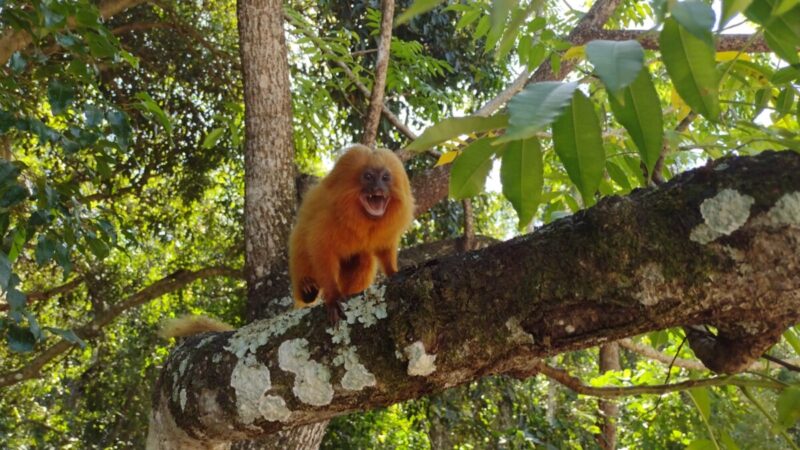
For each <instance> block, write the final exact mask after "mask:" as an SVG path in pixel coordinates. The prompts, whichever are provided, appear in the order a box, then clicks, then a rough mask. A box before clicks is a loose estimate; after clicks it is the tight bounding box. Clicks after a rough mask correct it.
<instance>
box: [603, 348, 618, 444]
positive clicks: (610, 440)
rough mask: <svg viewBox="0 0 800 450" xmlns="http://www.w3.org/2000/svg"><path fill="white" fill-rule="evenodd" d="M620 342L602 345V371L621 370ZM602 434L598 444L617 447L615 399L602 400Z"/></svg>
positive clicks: (616, 406) (616, 409)
mask: <svg viewBox="0 0 800 450" xmlns="http://www.w3.org/2000/svg"><path fill="white" fill-rule="evenodd" d="M620 368H621V367H620V365H619V344H617V343H616V342H611V343H608V344H605V345H601V346H600V373H606V372H608V371H609V370H620ZM599 406H600V413H601V414H602V418H601V421H600V422H601V423H600V434H599V435H597V444H598V445H599V446H600V448H602V449H603V450H614V449H615V448H617V417H619V405H617V403H616V402H615V401H614V400H600V405H599Z"/></svg>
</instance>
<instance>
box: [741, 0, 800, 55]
mask: <svg viewBox="0 0 800 450" xmlns="http://www.w3.org/2000/svg"><path fill="white" fill-rule="evenodd" d="M776 6H777V2H776V0H759V1H757V2H753V3H752V4H751V5H750V6H749V7H748V8H747V9H746V10H745V16H747V18H748V19H750V20H752V21H753V22H756V23H758V24H760V25H761V27H762V29H763V31H764V37H765V39H766V41H767V45H769V47H770V48H771V49H772V50H773V51H775V53H776V54H777V55H778V56H780V57H781V58H783V59H784V60H786V61H788V62H789V63H791V64H797V63H800V57H798V55H797V47H798V45H800V8H794V9H791V10H789V11H787V12H786V13H784V14H780V15H773V10H774V9H775V7H776Z"/></svg>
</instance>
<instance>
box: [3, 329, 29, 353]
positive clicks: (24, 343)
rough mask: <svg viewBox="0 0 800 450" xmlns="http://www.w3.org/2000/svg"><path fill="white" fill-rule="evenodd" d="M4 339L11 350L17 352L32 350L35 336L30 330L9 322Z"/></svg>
mask: <svg viewBox="0 0 800 450" xmlns="http://www.w3.org/2000/svg"><path fill="white" fill-rule="evenodd" d="M6 339H7V341H8V347H9V348H10V349H11V351H13V352H17V353H28V352H32V351H33V348H34V346H35V345H36V337H35V336H34V335H33V333H32V332H31V330H29V329H27V328H22V327H20V326H18V325H15V324H9V326H8V331H6Z"/></svg>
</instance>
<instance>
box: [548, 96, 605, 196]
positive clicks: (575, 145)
mask: <svg viewBox="0 0 800 450" xmlns="http://www.w3.org/2000/svg"><path fill="white" fill-rule="evenodd" d="M553 146H554V148H555V150H556V154H557V155H558V157H559V159H561V162H562V163H564V167H565V168H566V169H567V175H569V178H570V180H572V182H573V183H575V186H577V187H578V191H580V193H581V197H582V198H583V203H584V205H585V206H589V205H592V204H594V193H595V192H596V191H597V187H598V186H600V180H601V179H602V178H603V170H604V168H605V160H606V156H605V151H604V150H603V137H602V134H601V132H600V123H599V121H598V120H597V113H596V112H595V110H594V106H593V105H592V102H591V101H590V100H589V99H588V98H586V96H585V95H583V93H582V92H581V91H575V95H574V96H573V97H572V104H571V105H569V106H568V107H567V109H566V110H565V111H564V114H563V115H562V116H561V117H560V118H559V119H558V120H557V121H555V123H553Z"/></svg>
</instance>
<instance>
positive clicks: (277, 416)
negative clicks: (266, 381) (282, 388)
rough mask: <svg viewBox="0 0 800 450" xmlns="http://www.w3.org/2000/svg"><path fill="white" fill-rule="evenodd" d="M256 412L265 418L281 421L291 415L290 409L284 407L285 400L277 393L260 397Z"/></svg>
mask: <svg viewBox="0 0 800 450" xmlns="http://www.w3.org/2000/svg"><path fill="white" fill-rule="evenodd" d="M258 412H260V413H261V415H262V416H263V417H264V418H265V419H267V420H272V421H281V422H285V421H286V420H288V419H289V416H290V415H292V411H290V410H289V408H287V407H286V402H285V401H284V400H283V398H281V397H279V396H277V395H265V396H263V397H261V400H259V402H258Z"/></svg>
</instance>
